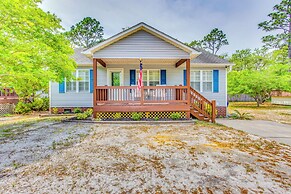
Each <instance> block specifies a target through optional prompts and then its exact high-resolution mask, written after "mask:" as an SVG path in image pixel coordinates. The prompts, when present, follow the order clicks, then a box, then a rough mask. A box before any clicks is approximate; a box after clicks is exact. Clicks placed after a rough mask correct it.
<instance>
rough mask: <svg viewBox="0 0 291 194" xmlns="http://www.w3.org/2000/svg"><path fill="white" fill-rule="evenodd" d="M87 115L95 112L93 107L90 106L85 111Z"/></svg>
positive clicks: (89, 115)
mask: <svg viewBox="0 0 291 194" xmlns="http://www.w3.org/2000/svg"><path fill="white" fill-rule="evenodd" d="M84 113H85V114H86V115H87V117H91V116H92V114H93V109H92V108H88V109H87V110H86V111H85V112H84Z"/></svg>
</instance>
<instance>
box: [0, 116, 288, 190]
mask: <svg viewBox="0 0 291 194" xmlns="http://www.w3.org/2000/svg"><path fill="white" fill-rule="evenodd" d="M21 129H22V130H23V133H20V134H19V135H15V136H8V137H2V139H0V142H1V143H0V158H1V160H0V163H1V164H0V193H98V192H102V193H105V192H108V193H181V192H182V193H201V192H203V193H222V192H224V193H248V192H249V193H257V192H262V193H288V192H291V190H290V187H291V148H290V147H289V146H284V145H279V144H277V143H275V142H271V141H268V140H265V139H261V138H258V137H256V136H253V135H248V134H246V133H244V132H240V131H236V130H233V129H231V128H227V127H224V126H220V125H213V124H208V123H200V122H199V123H196V124H171V125H170V124H160V125H157V124H156V125H154V124H153V125H134V124H131V125H130V124H128V125H113V124H112V125H109V124H103V125H97V124H88V123H87V124H85V123H62V122H53V121H41V122H37V123H34V124H31V125H28V126H22V127H21ZM2 130H3V129H2ZM0 132H1V128H0ZM0 134H1V133H0ZM80 134H81V135H80ZM66 142H69V143H66Z"/></svg>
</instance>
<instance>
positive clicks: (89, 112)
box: [76, 108, 93, 120]
mask: <svg viewBox="0 0 291 194" xmlns="http://www.w3.org/2000/svg"><path fill="white" fill-rule="evenodd" d="M92 114H93V109H92V108H89V109H87V110H86V111H85V112H83V113H77V116H76V118H77V119H78V120H85V119H87V118H88V117H91V116H92Z"/></svg>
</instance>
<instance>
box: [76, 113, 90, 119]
mask: <svg viewBox="0 0 291 194" xmlns="http://www.w3.org/2000/svg"><path fill="white" fill-rule="evenodd" d="M76 116H77V117H76V118H77V119H78V120H85V119H87V117H88V116H87V114H86V113H77V114H76Z"/></svg>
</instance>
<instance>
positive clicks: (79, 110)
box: [73, 108, 82, 114]
mask: <svg viewBox="0 0 291 194" xmlns="http://www.w3.org/2000/svg"><path fill="white" fill-rule="evenodd" d="M73 112H74V113H75V114H77V113H81V112H82V110H81V109H80V108H74V110H73Z"/></svg>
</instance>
